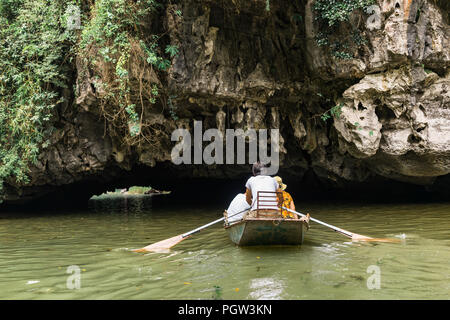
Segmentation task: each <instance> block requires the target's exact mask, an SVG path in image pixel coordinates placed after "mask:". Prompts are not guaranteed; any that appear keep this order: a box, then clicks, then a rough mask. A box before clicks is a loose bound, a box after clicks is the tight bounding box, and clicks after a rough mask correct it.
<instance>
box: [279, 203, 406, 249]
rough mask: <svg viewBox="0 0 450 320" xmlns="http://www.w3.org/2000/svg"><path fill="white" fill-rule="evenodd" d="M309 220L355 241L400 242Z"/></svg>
mask: <svg viewBox="0 0 450 320" xmlns="http://www.w3.org/2000/svg"><path fill="white" fill-rule="evenodd" d="M282 208H283V209H284V210H287V211H289V212H292V213H295V214H296V215H298V216H301V217H306V215H305V214H303V213H300V212H297V211H294V210H291V209H288V208H285V207H282ZM309 219H310V220H311V221H314V222H317V223H319V224H321V225H323V226H325V227H328V228H330V229H333V230H334V231H336V232H339V233H341V234H343V235H344V236H346V237H349V238H350V239H352V240H353V241H377V242H400V240H399V239H384V238H371V237H367V236H363V235H360V234H357V233H354V232H350V231H347V230H344V229H341V228H338V227H335V226H333V225H331V224H328V223H325V222H323V221H320V220H317V219H314V218H311V217H310V218H309Z"/></svg>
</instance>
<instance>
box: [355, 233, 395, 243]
mask: <svg viewBox="0 0 450 320" xmlns="http://www.w3.org/2000/svg"><path fill="white" fill-rule="evenodd" d="M352 241H366V242H390V243H398V242H401V240H400V239H390V238H371V237H366V236H363V235H360V234H357V233H353V235H352Z"/></svg>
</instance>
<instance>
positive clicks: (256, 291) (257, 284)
mask: <svg viewBox="0 0 450 320" xmlns="http://www.w3.org/2000/svg"><path fill="white" fill-rule="evenodd" d="M284 287H285V285H284V282H283V281H282V280H279V279H276V278H257V279H252V280H250V294H249V298H250V299H256V300H279V299H282V298H283V292H284Z"/></svg>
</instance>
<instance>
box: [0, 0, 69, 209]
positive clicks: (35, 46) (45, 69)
mask: <svg viewBox="0 0 450 320" xmlns="http://www.w3.org/2000/svg"><path fill="white" fill-rule="evenodd" d="M67 4H68V1H62V0H57V1H55V0H53V1H45V0H19V1H17V0H0V202H1V189H2V186H3V182H4V180H5V179H8V178H10V179H11V182H17V183H25V182H27V181H28V177H27V173H28V171H29V169H28V166H29V164H30V163H32V162H35V161H36V160H37V157H38V155H39V152H40V149H41V148H42V146H44V147H45V145H46V143H47V142H46V139H47V138H48V137H49V134H50V131H51V130H52V127H51V126H50V122H51V118H52V114H53V109H54V108H55V106H56V105H57V104H58V103H60V102H61V101H62V97H61V94H60V91H61V88H65V87H67V83H68V80H67V76H66V74H67V73H68V71H67V69H68V68H67V61H68V60H69V56H70V43H71V40H73V38H72V37H73V34H71V33H70V32H67V31H66V29H65V25H66V22H65V20H64V13H65V10H66V6H67Z"/></svg>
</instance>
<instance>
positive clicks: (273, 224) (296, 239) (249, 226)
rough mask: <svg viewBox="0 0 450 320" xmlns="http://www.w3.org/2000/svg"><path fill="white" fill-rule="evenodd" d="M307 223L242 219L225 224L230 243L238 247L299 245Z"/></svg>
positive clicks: (286, 220) (291, 220)
mask: <svg viewBox="0 0 450 320" xmlns="http://www.w3.org/2000/svg"><path fill="white" fill-rule="evenodd" d="M308 227H309V226H308V222H306V221H303V220H299V219H283V218H281V217H280V218H260V217H257V218H244V219H243V220H241V221H238V222H235V223H231V224H228V225H227V224H225V226H224V228H225V230H226V231H227V233H228V235H229V237H230V239H231V241H233V242H234V243H235V244H237V245H238V246H266V245H301V244H302V243H303V238H304V235H305V232H306V230H307V229H308Z"/></svg>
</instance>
